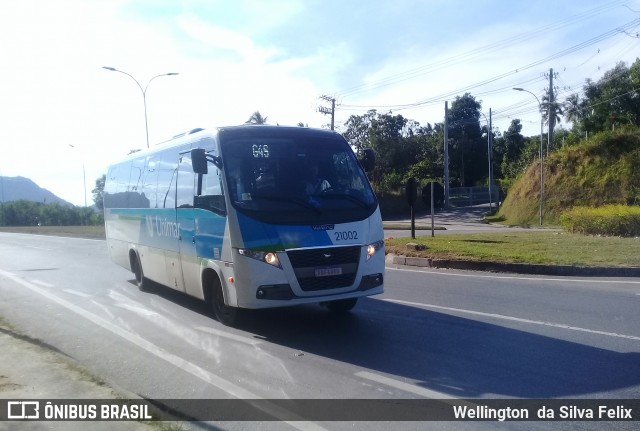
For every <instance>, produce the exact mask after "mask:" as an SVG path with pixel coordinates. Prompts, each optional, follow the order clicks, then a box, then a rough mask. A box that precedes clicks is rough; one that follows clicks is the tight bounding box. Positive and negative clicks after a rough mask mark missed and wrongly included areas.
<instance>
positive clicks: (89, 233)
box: [0, 225, 105, 239]
mask: <svg viewBox="0 0 640 431" xmlns="http://www.w3.org/2000/svg"><path fill="white" fill-rule="evenodd" d="M0 232H11V233H29V234H34V235H54V236H69V237H75V238H94V239H105V233H104V225H100V226H3V227H0Z"/></svg>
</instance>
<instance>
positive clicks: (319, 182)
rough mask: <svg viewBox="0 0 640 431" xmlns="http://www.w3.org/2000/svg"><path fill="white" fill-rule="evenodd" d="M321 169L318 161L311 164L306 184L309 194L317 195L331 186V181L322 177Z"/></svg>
mask: <svg viewBox="0 0 640 431" xmlns="http://www.w3.org/2000/svg"><path fill="white" fill-rule="evenodd" d="M319 172H320V169H319V168H318V165H317V164H316V163H314V164H312V165H311V166H309V177H308V178H307V182H306V185H305V191H306V193H307V194H308V195H315V194H318V193H321V192H323V191H324V190H328V189H330V188H331V184H329V181H327V180H325V179H323V178H322V177H320V174H319Z"/></svg>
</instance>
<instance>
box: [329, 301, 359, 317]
mask: <svg viewBox="0 0 640 431" xmlns="http://www.w3.org/2000/svg"><path fill="white" fill-rule="evenodd" d="M357 302H358V298H348V299H338V300H336V301H328V302H326V303H324V305H325V306H326V307H327V308H328V309H329V311H331V312H332V313H338V314H341V313H346V312H348V311H351V310H352V309H353V307H355V306H356V303H357Z"/></svg>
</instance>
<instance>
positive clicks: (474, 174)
mask: <svg viewBox="0 0 640 431" xmlns="http://www.w3.org/2000/svg"><path fill="white" fill-rule="evenodd" d="M481 109H482V104H481V103H480V102H478V101H477V100H476V99H475V97H473V96H472V95H471V94H469V93H465V94H464V95H463V96H458V97H456V100H454V101H453V103H452V104H451V109H450V110H449V138H450V139H451V153H450V159H449V171H450V175H451V177H450V178H451V182H452V183H458V184H459V185H460V186H462V187H464V186H467V185H473V184H475V183H477V182H479V181H480V180H481V179H482V178H483V177H484V176H485V175H486V176H488V166H487V164H486V163H484V164H483V163H480V160H485V161H486V160H487V148H486V145H485V141H484V140H483V139H482V129H481V128H480V110H481Z"/></svg>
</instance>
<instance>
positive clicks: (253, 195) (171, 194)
mask: <svg viewBox="0 0 640 431" xmlns="http://www.w3.org/2000/svg"><path fill="white" fill-rule="evenodd" d="M373 160H374V157H373V152H372V151H370V150H367V151H365V156H364V157H363V159H361V160H358V159H357V158H356V155H355V154H354V152H353V150H352V149H351V147H350V146H349V144H348V143H347V141H346V140H345V139H344V138H343V137H342V136H341V135H339V134H338V133H335V132H331V131H327V130H315V129H309V128H303V127H280V126H256V125H247V126H234V127H226V128H219V129H216V130H214V131H212V132H209V131H207V130H202V129H196V130H194V131H192V132H190V133H187V134H185V135H183V136H178V137H176V138H174V139H172V140H171V141H168V142H166V143H164V144H160V145H158V146H156V147H154V148H152V149H149V150H145V151H141V152H137V153H133V154H131V155H129V156H127V158H126V159H124V160H123V161H121V162H119V163H116V164H114V165H112V166H110V167H109V171H108V174H107V178H106V182H105V188H104V208H105V225H106V236H107V244H108V248H109V252H110V255H111V258H112V260H113V261H114V262H115V263H117V264H119V265H121V266H123V267H125V268H127V269H129V270H131V271H132V272H133V274H134V275H135V279H136V283H137V284H138V287H139V288H140V289H141V290H144V289H145V288H146V287H148V284H149V280H152V281H154V282H156V283H159V284H162V285H165V286H169V287H171V288H173V289H176V290H178V291H181V292H184V293H186V294H188V295H191V296H194V297H197V298H200V299H202V300H205V301H207V302H208V303H209V304H211V307H212V311H213V313H214V315H215V317H216V318H217V319H218V320H219V321H220V322H222V323H224V324H226V325H232V324H233V323H234V321H235V318H236V315H237V312H238V309H240V308H248V309H256V308H266V307H281V306H288V305H296V304H305V303H313V302H316V303H322V304H323V305H326V306H327V307H328V308H329V309H330V310H332V311H337V312H344V311H348V310H350V309H351V308H353V306H354V305H355V304H356V301H357V299H358V298H359V297H361V296H367V295H374V294H379V293H382V292H383V278H384V236H383V227H382V219H381V217H380V209H379V207H378V202H377V200H376V197H375V195H374V193H373V191H372V189H371V185H370V184H369V181H368V179H367V177H366V175H365V172H364V171H365V170H369V169H371V167H372V166H373Z"/></svg>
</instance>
